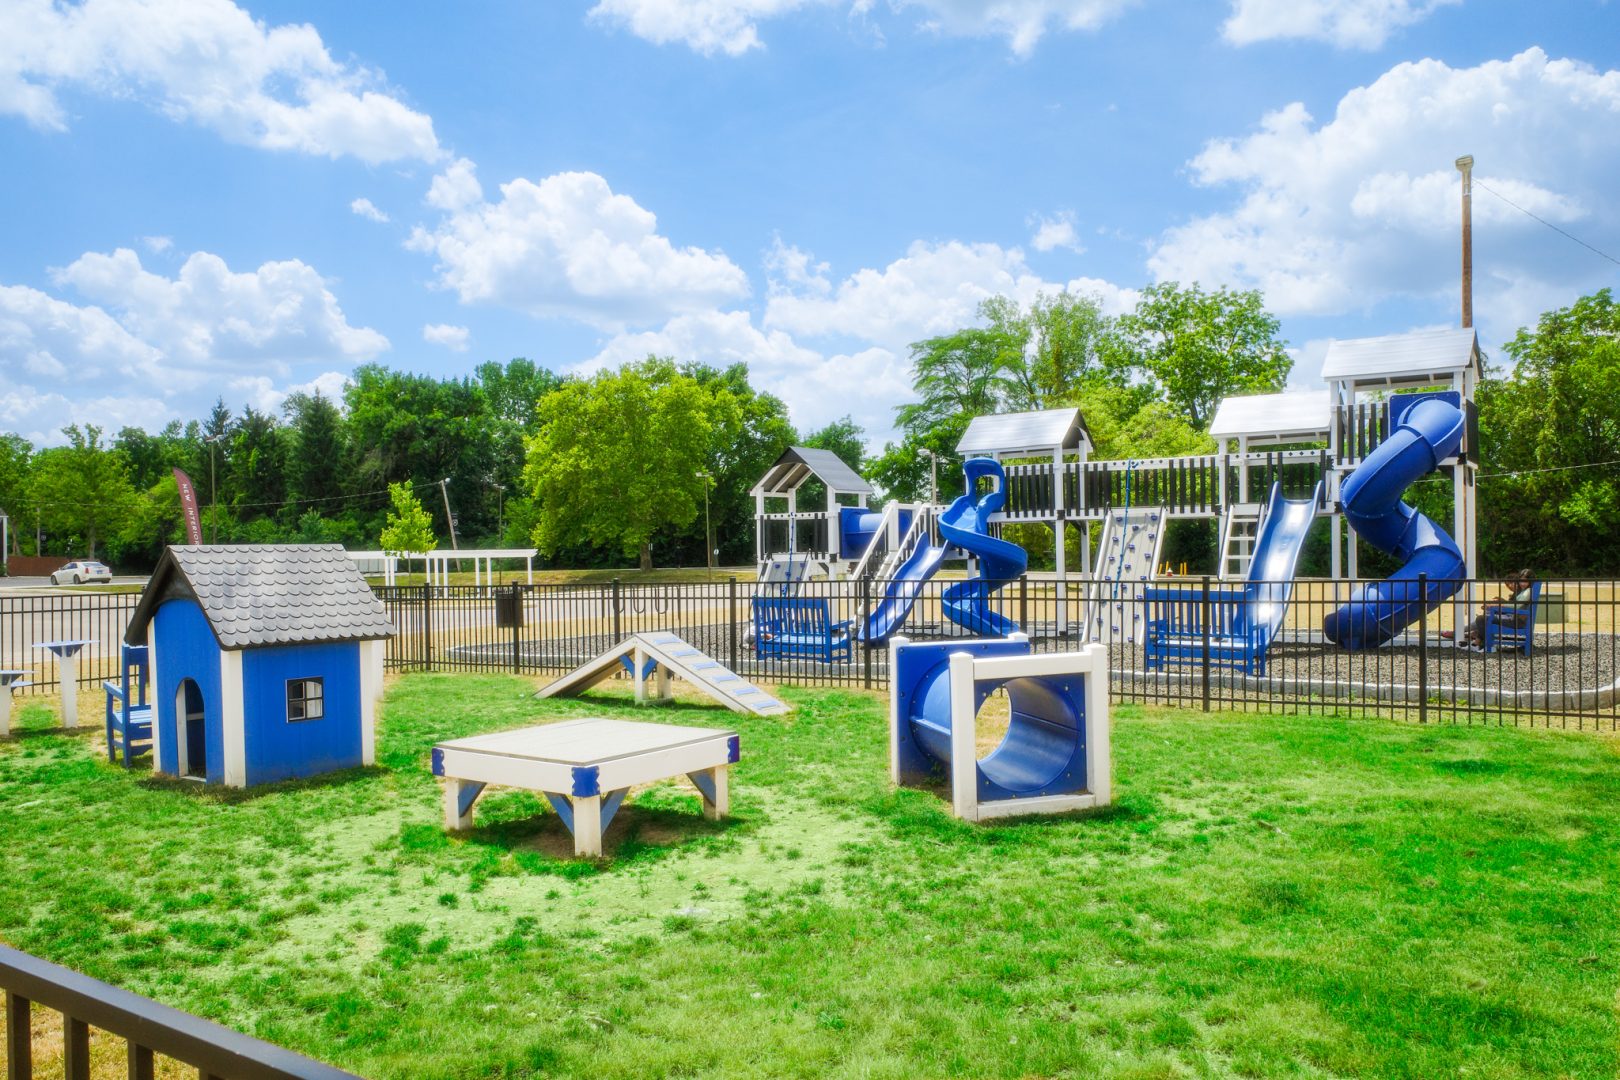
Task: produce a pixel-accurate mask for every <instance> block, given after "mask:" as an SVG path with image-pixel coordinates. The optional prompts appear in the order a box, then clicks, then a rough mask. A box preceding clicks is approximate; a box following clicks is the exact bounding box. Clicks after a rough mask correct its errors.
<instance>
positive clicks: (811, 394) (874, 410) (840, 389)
mask: <svg viewBox="0 0 1620 1080" xmlns="http://www.w3.org/2000/svg"><path fill="white" fill-rule="evenodd" d="M649 355H657V356H671V357H674V358H675V359H677V360H681V361H701V362H703V363H706V364H709V365H712V366H715V367H726V366H728V365H730V364H734V363H745V364H747V365H748V370H749V375H750V380H751V381H752V382H753V384H754V385H755V386H756V387H758V388H759V389H762V390H765V391H768V392H769V393H773V394H775V395H777V396H778V397H780V398H782V399H783V400H784V401H786V402H787V403H788V405H789V408H790V411H791V413H792V416H793V421H794V423H795V424H797V425H798V426H799V427H801V428H816V427H820V426H822V425H824V424H827V423H830V422H832V421H833V420H836V419H838V418H839V417H841V416H844V415H846V414H847V415H850V416H852V417H853V418H854V419H855V421H856V422H857V423H859V424H861V426H863V427H864V428H865V429H866V431H867V433H868V435H870V436H872V437H873V438H875V439H881V438H882V437H884V436H886V435H888V434H890V433H892V431H893V429H894V406H895V405H896V404H898V403H900V402H902V401H906V400H908V399H909V398H910V396H911V372H910V365H909V363H908V362H907V361H906V360H904V359H902V358H901V357H898V356H896V355H895V354H894V353H892V352H890V351H889V350H887V349H883V348H880V347H870V348H865V349H860V350H856V351H852V352H841V353H836V354H834V355H824V354H822V353H820V352H817V351H816V350H814V349H809V348H806V347H804V346H803V345H800V344H798V343H797V342H795V341H794V340H793V338H792V337H791V336H790V335H788V334H786V333H784V332H782V331H781V330H763V331H762V330H760V329H759V328H757V327H755V326H754V325H753V322H752V320H751V319H750V317H749V315H748V313H747V312H742V311H725V312H721V311H707V312H702V313H699V314H694V315H680V316H677V317H676V318H674V319H671V320H670V321H669V322H668V323H667V324H665V326H664V327H663V328H662V329H660V330H656V331H647V332H642V333H635V334H621V335H619V336H618V337H615V338H613V339H612V340H611V341H609V342H608V343H607V344H606V346H604V347H603V349H602V350H601V352H599V353H597V355H596V356H594V357H592V358H591V359H590V360H587V361H585V362H584V363H583V364H580V365H579V366H578V367H577V368H576V370H577V371H579V372H581V373H589V372H593V371H599V370H601V369H603V368H608V367H618V366H620V365H622V364H626V363H633V362H635V361H638V360H642V359H645V358H646V357H647V356H649Z"/></svg>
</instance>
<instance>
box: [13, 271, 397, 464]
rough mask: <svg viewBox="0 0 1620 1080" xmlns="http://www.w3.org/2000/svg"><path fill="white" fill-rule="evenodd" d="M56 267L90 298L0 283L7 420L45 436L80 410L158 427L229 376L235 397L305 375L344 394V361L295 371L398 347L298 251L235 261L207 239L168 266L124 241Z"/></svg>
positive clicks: (280, 390) (271, 401)
mask: <svg viewBox="0 0 1620 1080" xmlns="http://www.w3.org/2000/svg"><path fill="white" fill-rule="evenodd" d="M52 277H53V279H54V280H55V282H56V283H57V284H58V285H61V286H69V287H72V288H74V289H76V290H77V291H78V292H80V293H81V294H82V295H83V296H85V297H86V298H88V299H89V300H91V301H93V303H91V304H84V305H81V304H75V303H71V302H69V301H67V300H64V299H61V298H59V297H55V296H51V295H49V294H48V293H45V292H42V291H40V290H39V289H34V288H29V287H28V286H23V285H0V430H12V431H17V432H18V433H19V434H22V435H23V436H24V437H26V438H29V439H31V440H33V441H35V442H38V443H45V444H51V443H58V442H60V441H61V437H60V433H59V432H60V429H61V427H62V426H63V425H64V424H69V423H84V422H89V423H95V424H100V425H101V426H103V427H106V428H107V429H108V430H109V431H116V430H117V429H118V428H120V427H123V426H124V425H126V424H128V425H135V426H139V427H144V428H146V429H147V430H149V431H150V430H156V429H157V428H158V427H161V426H162V425H163V424H164V423H166V422H167V421H169V420H171V419H177V418H185V417H195V416H197V415H200V413H201V412H202V411H203V410H205V409H206V408H207V407H208V405H209V404H210V403H211V402H212V401H213V400H214V398H215V397H216V396H219V394H220V390H221V388H222V387H226V388H229V393H228V394H227V400H228V401H230V403H231V404H233V405H234V404H236V401H234V400H231V399H232V397H233V396H234V395H236V394H240V395H241V400H244V401H246V402H247V403H248V404H251V405H253V406H254V407H255V408H261V409H265V410H266V411H275V410H276V409H279V408H280V404H281V402H282V401H283V400H285V398H286V396H287V394H288V393H291V392H292V391H294V390H298V389H309V388H314V387H320V388H321V389H322V390H323V392H325V393H327V394H328V396H333V397H335V398H341V394H342V389H343V386H344V384H345V382H346V381H347V379H348V376H347V375H344V374H342V373H341V372H335V371H327V372H325V373H324V374H321V375H318V376H317V377H315V378H314V379H306V380H305V381H304V382H302V383H298V382H294V380H295V379H297V378H298V375H297V374H295V373H297V372H300V371H305V370H308V369H309V368H310V367H312V366H315V365H320V364H331V363H337V364H351V365H352V364H354V363H357V362H361V361H365V360H369V359H372V358H373V357H375V356H376V355H377V354H378V353H380V352H381V351H382V350H384V349H386V348H387V347H388V340H387V339H386V338H384V337H383V336H382V335H381V334H379V333H377V332H376V331H375V330H370V329H367V328H364V327H359V328H357V327H353V326H350V325H349V323H348V321H347V320H346V319H345V318H344V316H343V312H342V310H341V309H340V308H339V307H338V305H337V300H336V298H335V297H333V295H332V294H331V292H330V291H329V290H328V289H327V287H326V283H325V282H324V281H323V280H322V278H321V277H320V275H318V274H317V273H316V272H315V271H314V270H313V269H312V268H311V267H309V266H307V265H306V264H304V263H302V262H298V261H296V260H293V261H289V262H272V263H265V264H264V265H262V266H260V267H259V268H258V270H257V271H254V272H252V273H235V272H233V271H231V270H230V269H229V268H228V267H227V266H226V265H225V263H224V261H223V260H221V259H220V258H219V257H218V256H216V255H210V254H208V253H206V252H203V253H198V254H195V255H192V256H191V257H190V258H188V259H187V260H186V262H185V264H184V265H183V266H182V267H181V268H180V271H179V273H178V274H177V275H176V276H175V277H173V278H168V277H164V276H163V275H161V274H154V273H152V272H151V271H149V270H146V269H145V268H144V267H142V266H141V263H140V259H139V257H137V256H136V254H135V253H134V252H133V251H130V250H128V249H126V248H120V249H118V250H117V251H114V252H113V253H112V254H110V255H104V254H97V253H94V252H92V253H89V254H86V255H83V256H81V257H80V258H79V259H77V260H75V261H74V262H73V263H72V264H71V265H70V266H68V267H66V268H64V269H62V270H58V271H55V272H53V274H52ZM289 382H293V385H291V386H288V385H286V384H287V383H289ZM92 395H93V396H92Z"/></svg>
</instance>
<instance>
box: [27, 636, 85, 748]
mask: <svg viewBox="0 0 1620 1080" xmlns="http://www.w3.org/2000/svg"><path fill="white" fill-rule="evenodd" d="M94 644H95V641H94V640H93V639H90V638H71V639H69V640H67V641H40V642H36V643H35V644H34V648H36V649H44V650H46V651H47V652H49V653H50V654H51V655H52V656H54V657H56V681H57V685H58V686H59V687H60V688H61V692H62V699H61V700H62V726H63V727H65V728H76V727H78V726H79V650H80V649H83V648H84V647H85V646H86V645H94Z"/></svg>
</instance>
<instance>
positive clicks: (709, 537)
mask: <svg viewBox="0 0 1620 1080" xmlns="http://www.w3.org/2000/svg"><path fill="white" fill-rule="evenodd" d="M698 479H699V480H702V481H703V565H704V566H706V567H708V570H709V574H708V576H709V578H710V580H713V578H714V532H713V530H712V529H711V528H710V527H709V488H710V486H711V485H712V484H713V483H714V477H713V476H711V475H709V474H708V473H706V472H700V473H698Z"/></svg>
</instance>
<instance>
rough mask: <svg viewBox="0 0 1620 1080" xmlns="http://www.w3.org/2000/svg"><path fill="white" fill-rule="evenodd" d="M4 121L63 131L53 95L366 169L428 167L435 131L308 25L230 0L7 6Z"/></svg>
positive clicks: (1, 91) (37, 0)
mask: <svg viewBox="0 0 1620 1080" xmlns="http://www.w3.org/2000/svg"><path fill="white" fill-rule="evenodd" d="M5 18H6V23H7V29H6V33H5V34H4V35H0V113H12V114H16V115H19V116H22V117H23V118H24V119H25V120H27V121H28V122H29V123H30V124H32V125H33V126H35V127H37V128H40V129H42V130H48V131H62V130H66V128H67V126H68V110H67V109H66V108H65V107H64V105H63V103H62V101H61V99H60V97H59V96H58V94H59V91H63V90H70V89H71V90H78V91H86V92H91V93H98V94H102V95H105V96H109V97H115V98H131V99H134V100H137V101H142V102H145V103H147V104H149V105H150V106H152V107H153V108H155V109H157V110H159V111H161V112H163V113H164V114H165V115H167V116H169V117H171V118H172V119H174V120H176V121H182V122H189V123H195V124H199V125H201V126H203V127H206V128H209V129H211V130H213V131H216V132H218V133H219V134H220V135H222V136H223V137H225V138H226V139H229V140H231V141H232V142H238V143H243V144H246V145H249V146H258V147H262V148H264V149H269V150H293V151H298V152H300V153H306V154H318V155H324V156H327V157H333V158H336V157H343V156H352V157H357V158H359V159H360V160H362V161H364V162H367V163H369V164H377V163H380V162H386V161H400V160H408V159H414V160H421V161H435V160H437V159H438V158H440V157H441V156H442V151H441V149H440V147H439V143H438V139H437V138H436V137H435V136H434V133H433V121H432V119H431V118H430V117H428V116H426V115H425V114H423V113H420V112H416V111H415V110H413V109H411V108H410V107H409V106H407V105H405V104H404V103H403V102H401V101H400V100H399V99H398V98H397V97H395V96H393V95H392V94H391V93H390V92H389V91H388V89H387V86H386V84H385V83H384V80H383V78H382V76H381V75H380V74H379V73H377V72H374V71H371V70H368V69H366V68H363V67H359V66H356V65H354V64H349V63H341V62H339V61H337V60H334V59H333V58H332V55H331V53H330V52H328V51H327V48H326V46H325V44H324V43H322V41H321V37H320V34H318V33H317V32H316V31H315V29H314V28H313V27H311V26H309V25H307V24H306V25H291V24H289V25H286V26H277V27H274V28H271V27H268V26H266V25H265V24H264V23H262V22H258V21H255V20H254V19H253V17H252V16H251V15H249V14H248V13H247V12H246V11H244V10H242V9H241V8H239V7H237V6H236V5H235V4H232V3H230V2H229V0H182V2H172V0H170V2H165V0H84V2H83V3H80V4H63V3H54V2H53V0H7V3H6V5H5Z"/></svg>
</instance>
